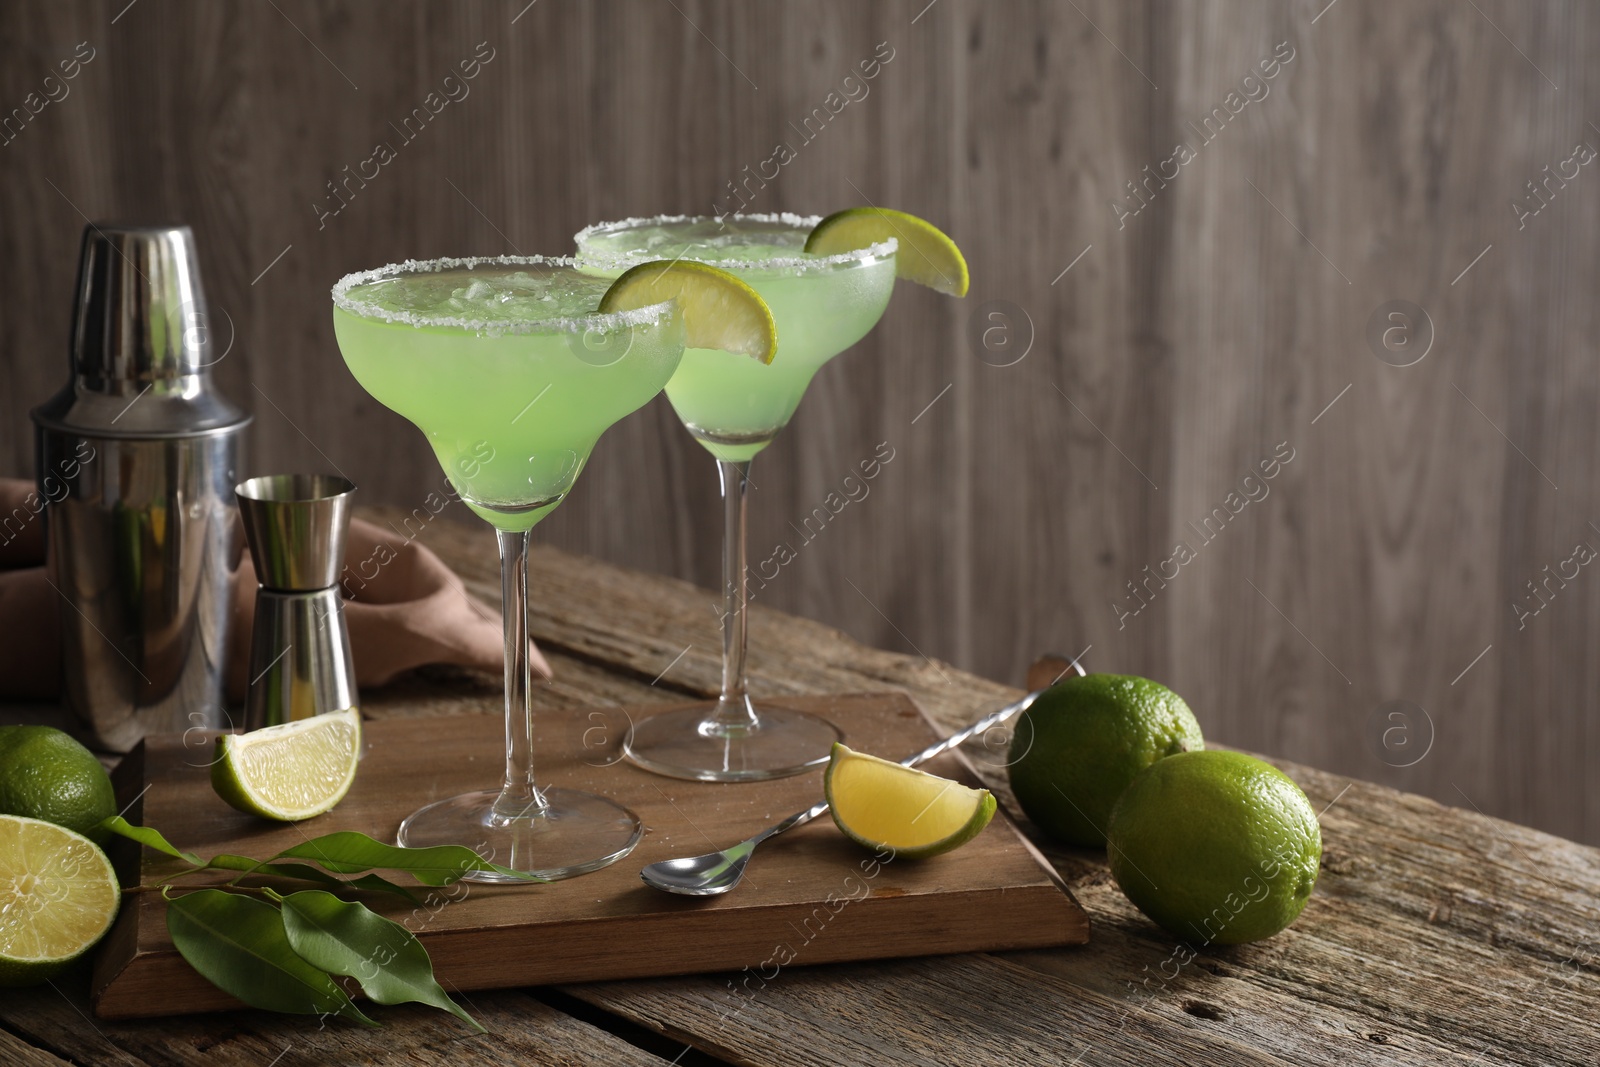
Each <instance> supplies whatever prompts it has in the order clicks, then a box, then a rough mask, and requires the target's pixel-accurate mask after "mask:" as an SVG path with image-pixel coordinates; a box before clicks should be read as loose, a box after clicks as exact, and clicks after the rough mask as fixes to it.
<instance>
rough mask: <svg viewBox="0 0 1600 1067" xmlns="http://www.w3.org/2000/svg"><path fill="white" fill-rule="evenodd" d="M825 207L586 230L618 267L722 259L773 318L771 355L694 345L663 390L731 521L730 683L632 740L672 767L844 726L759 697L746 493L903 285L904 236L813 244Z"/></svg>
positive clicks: (740, 764)
mask: <svg viewBox="0 0 1600 1067" xmlns="http://www.w3.org/2000/svg"><path fill="white" fill-rule="evenodd" d="M818 221H819V220H818V219H817V218H804V217H801V216H796V215H750V216H740V215H730V216H727V217H725V218H723V219H721V220H718V219H715V218H709V217H705V218H689V217H661V218H655V219H630V220H627V221H624V222H614V223H602V224H600V225H598V226H591V227H589V228H588V229H586V230H583V231H582V232H581V233H579V234H578V235H577V238H576V240H577V244H578V255H577V261H578V264H579V266H580V267H581V268H583V269H585V270H590V271H593V272H595V273H596V274H597V275H601V276H615V275H616V274H619V273H620V272H621V271H623V270H625V269H628V268H630V267H632V266H634V265H635V264H637V263H640V262H643V261H647V260H656V259H668V260H675V259H683V260H689V261H692V262H699V263H707V264H711V265H713V266H717V267H721V268H723V269H724V270H727V271H729V272H730V273H732V274H734V275H736V276H737V277H738V278H739V279H740V280H742V281H744V282H746V283H747V284H749V285H750V287H751V288H753V289H754V290H755V291H756V292H757V293H759V294H760V295H761V297H762V299H764V300H765V301H766V303H767V306H768V307H770V308H771V309H772V316H773V319H774V321H775V322H776V323H777V328H778V338H779V344H778V351H777V356H776V358H775V359H773V361H772V362H771V363H770V364H762V363H758V362H756V361H753V360H750V359H747V358H743V357H740V356H736V355H731V354H729V353H726V352H719V351H713V350H707V349H695V348H689V349H685V351H684V355H683V362H682V363H681V364H679V366H678V371H677V373H676V374H674V375H673V377H672V380H671V381H670V382H668V383H667V388H666V393H667V399H668V400H670V401H671V402H672V407H673V410H674V411H676V412H677V414H678V418H679V419H680V420H681V421H682V422H683V424H684V426H685V428H687V429H688V431H689V432H690V433H691V434H693V435H694V437H695V439H696V440H698V441H699V442H700V443H701V444H702V445H704V446H705V448H706V449H707V450H708V451H709V452H710V453H711V454H712V455H713V456H715V457H716V459H717V462H718V472H719V475H720V477H721V482H722V495H723V500H724V504H725V508H724V527H723V595H724V604H725V607H724V611H723V669H722V693H721V696H720V697H719V698H718V700H717V702H716V704H715V705H714V706H706V707H702V708H688V709H684V710H681V711H677V712H669V713H666V714H662V715H654V716H651V717H650V718H648V719H645V720H643V721H641V722H638V723H635V724H634V725H633V728H632V729H631V730H630V732H629V736H628V740H627V742H626V744H625V746H624V751H625V752H626V753H627V755H628V757H629V758H630V759H632V760H633V761H634V762H635V763H638V764H639V765H640V766H642V767H645V768H646V769H648V770H652V771H656V772H657V773H660V774H665V775H669V776H672V777H677V778H692V779H701V780H709V781H739V780H748V779H762V778H778V777H783V776H785V775H790V774H799V773H801V772H802V771H805V770H807V769H808V768H811V767H814V766H817V765H818V764H821V763H824V762H826V761H827V759H828V754H829V751H830V749H831V748H832V745H833V742H834V741H836V740H838V739H839V736H840V735H839V731H838V729H837V728H836V727H834V725H833V724H832V723H829V722H827V721H825V720H823V719H820V718H818V717H816V716H813V715H807V714H804V713H801V712H796V711H790V710H787V709H781V708H772V707H762V706H757V705H753V704H752V703H751V701H750V698H749V695H748V693H747V691H746V684H745V649H746V619H745V599H746V596H745V506H746V504H745V501H746V490H747V486H748V480H749V470H750V461H751V459H752V458H754V456H755V455H756V453H758V452H760V451H761V450H762V449H764V448H766V447H767V445H768V444H770V443H771V442H772V439H773V438H774V437H776V436H777V434H778V431H779V430H781V429H783V427H784V426H785V425H786V424H787V423H788V421H789V419H790V418H791V417H792V416H793V415H794V412H795V408H796V407H798V406H799V404H800V398H801V397H802V396H803V395H804V394H805V391H806V387H807V386H808V385H810V384H811V379H812V378H813V377H814V376H815V375H816V373H817V371H818V370H819V369H820V368H821V367H822V365H823V364H824V363H826V362H828V360H830V359H832V358H833V357H834V356H837V355H838V354H839V353H841V352H843V351H844V350H845V349H847V348H849V347H850V346H851V345H853V344H855V343H856V342H857V341H859V340H861V338H863V337H865V336H866V335H867V333H868V332H869V331H871V329H872V327H873V326H875V325H876V324H877V322H878V320H879V318H881V317H882V315H883V312H884V309H885V308H887V307H888V304H889V297H890V295H891V294H892V292H893V290H894V281H895V273H896V247H897V244H896V241H895V240H886V241H882V242H880V243H871V244H868V245H867V246H866V247H862V248H858V249H853V250H851V251H848V252H843V253H840V254H836V255H812V254H810V253H807V252H806V251H805V245H806V240H807V237H808V236H809V235H810V234H811V231H812V228H813V227H814V226H815V225H816V224H817V222H818Z"/></svg>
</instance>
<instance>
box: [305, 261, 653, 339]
mask: <svg viewBox="0 0 1600 1067" xmlns="http://www.w3.org/2000/svg"><path fill="white" fill-rule="evenodd" d="M483 263H489V264H493V265H494V266H497V267H562V268H566V269H569V270H574V271H576V270H577V268H578V264H577V261H576V260H574V259H573V258H572V257H571V256H465V257H460V258H451V257H449V256H445V257H441V258H439V259H408V260H406V261H404V262H403V263H390V264H389V265H387V266H384V267H377V268H374V269H372V270H360V271H356V272H355V273H354V274H346V275H345V276H344V277H343V278H340V279H339V280H338V281H337V282H336V283H334V286H333V290H332V292H333V302H334V305H335V306H337V307H339V308H341V309H342V310H344V311H348V312H349V313H350V314H352V315H359V316H360V317H362V318H364V319H379V320H381V321H383V322H392V323H397V324H400V325H404V326H412V327H415V328H417V329H421V328H422V327H424V326H443V327H448V328H451V329H461V330H471V331H473V332H474V333H481V334H488V335H490V336H496V337H497V336H500V335H502V334H508V333H509V334H523V333H583V332H586V331H589V330H596V331H599V332H601V333H605V332H607V331H609V330H615V329H624V328H629V327H633V326H648V325H652V324H654V323H658V322H660V321H661V320H662V319H664V318H666V317H667V316H668V315H669V314H671V312H672V301H670V300H668V301H664V302H662V303H660V304H647V305H646V306H644V307H642V308H632V309H630V310H628V311H604V312H602V311H594V312H590V313H589V314H587V315H581V316H560V317H557V318H551V319H539V320H537V321H533V322H506V321H504V320H489V319H467V318H461V317H458V316H452V315H428V314H423V313H420V312H412V311H395V310H394V309H392V308H385V307H379V306H378V305H376V304H371V303H365V302H363V301H360V300H355V299H352V298H351V296H350V290H351V289H354V288H355V287H356V286H358V285H366V284H367V283H368V282H376V281H382V280H385V279H388V278H393V277H397V276H399V275H401V274H423V273H435V272H438V271H441V270H459V269H462V268H465V269H466V270H473V269H475V268H476V267H478V265H479V264H483ZM586 277H587V275H586ZM597 280H598V279H597Z"/></svg>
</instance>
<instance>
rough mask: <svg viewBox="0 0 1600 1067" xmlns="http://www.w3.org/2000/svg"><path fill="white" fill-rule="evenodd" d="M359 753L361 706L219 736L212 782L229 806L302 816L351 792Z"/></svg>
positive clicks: (268, 815)
mask: <svg viewBox="0 0 1600 1067" xmlns="http://www.w3.org/2000/svg"><path fill="white" fill-rule="evenodd" d="M360 759H361V712H360V711H358V710H357V709H355V708H345V709H344V710H343V711H329V712H325V713H323V714H321V715H313V716H311V717H310V718H309V719H296V720H295V721H294V722H286V723H281V724H280V725H278V726H265V727H262V728H261V729H259V730H252V731H250V732H249V733H247V734H221V735H219V736H218V737H217V758H216V760H215V761H214V762H213V763H212V764H211V788H212V789H214V790H216V793H217V796H219V797H221V798H222V799H223V800H225V801H227V802H228V803H229V804H230V805H231V806H233V807H235V808H238V809H239V810H240V811H243V812H247V813H248V814H251V815H259V816H261V817H262V818H263V819H276V820H278V821H279V822H299V821H300V820H301V819H309V818H311V817H312V816H314V815H321V814H323V813H324V812H328V811H332V810H333V807H334V805H335V804H337V803H339V801H341V800H343V799H344V795H345V794H346V793H348V792H350V786H351V785H352V784H354V782H355V780H356V769H357V767H359V766H360V763H359V761H360Z"/></svg>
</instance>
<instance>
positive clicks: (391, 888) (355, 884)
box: [344, 874, 423, 905]
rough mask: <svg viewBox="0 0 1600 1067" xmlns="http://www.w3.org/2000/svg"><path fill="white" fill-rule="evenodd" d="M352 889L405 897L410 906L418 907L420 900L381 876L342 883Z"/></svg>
mask: <svg viewBox="0 0 1600 1067" xmlns="http://www.w3.org/2000/svg"><path fill="white" fill-rule="evenodd" d="M344 884H345V885H347V886H349V887H350V888H352V889H364V890H366V891H368V892H371V893H393V894H394V895H395V896H397V897H405V898H406V900H408V901H410V902H411V903H412V904H418V905H420V904H421V903H422V902H423V901H422V898H421V897H419V896H417V895H416V894H415V893H413V892H412V891H411V890H409V889H407V888H406V887H405V886H403V885H395V884H394V883H393V882H391V881H389V879H387V878H385V877H383V875H381V874H363V875H362V876H361V877H360V878H352V879H350V880H349V881H348V882H346V883H344Z"/></svg>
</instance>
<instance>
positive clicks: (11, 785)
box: [0, 726, 117, 844]
mask: <svg viewBox="0 0 1600 1067" xmlns="http://www.w3.org/2000/svg"><path fill="white" fill-rule="evenodd" d="M116 813H117V800H116V794H115V793H114V792H113V791H112V789H111V778H110V776H108V775H107V774H106V770H105V768H104V767H102V766H100V761H99V760H97V759H95V757H94V753H92V752H90V751H89V750H88V749H86V748H84V747H83V746H82V745H80V744H78V742H76V741H74V740H73V739H72V738H71V737H69V736H68V735H66V734H64V733H62V732H61V731H60V730H57V729H56V728H55V727H53V726H11V727H7V728H5V729H4V730H3V731H0V814H3V815H25V816H27V817H28V818H30V819H43V820H44V821H45V822H53V823H55V824H56V825H57V826H65V827H66V828H67V829H69V830H76V831H77V832H78V833H80V834H83V835H85V836H87V837H89V838H91V839H93V840H95V841H98V842H100V843H102V844H104V843H105V839H106V834H105V832H104V831H103V830H100V829H97V828H98V827H99V825H100V822H101V820H103V819H108V818H110V817H111V816H113V815H115V814H116Z"/></svg>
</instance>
